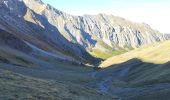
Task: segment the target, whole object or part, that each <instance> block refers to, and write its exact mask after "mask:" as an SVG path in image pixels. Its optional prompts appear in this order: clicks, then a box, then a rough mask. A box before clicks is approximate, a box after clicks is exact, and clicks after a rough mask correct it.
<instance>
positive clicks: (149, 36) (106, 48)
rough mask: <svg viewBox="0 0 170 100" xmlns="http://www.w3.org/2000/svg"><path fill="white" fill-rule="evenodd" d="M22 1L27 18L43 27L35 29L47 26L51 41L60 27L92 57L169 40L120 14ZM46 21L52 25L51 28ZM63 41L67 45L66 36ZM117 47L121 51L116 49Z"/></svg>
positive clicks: (54, 38) (103, 56)
mask: <svg viewBox="0 0 170 100" xmlns="http://www.w3.org/2000/svg"><path fill="white" fill-rule="evenodd" d="M23 3H24V4H25V6H26V7H27V10H26V11H25V14H24V15H23V16H24V20H25V21H27V22H31V23H34V24H35V25H37V26H39V27H40V28H42V29H39V30H37V29H36V28H35V29H36V31H38V32H41V31H44V30H43V29H44V28H45V29H48V30H47V31H48V34H49V35H44V36H45V37H49V38H50V39H51V41H52V40H54V41H56V36H55V35H56V34H54V33H56V29H57V33H59V34H58V35H61V36H62V37H64V38H66V39H67V41H69V42H71V43H73V44H78V45H80V46H82V47H83V48H84V49H86V50H87V51H88V52H90V53H91V54H92V55H93V56H96V57H99V58H103V59H106V58H108V57H110V56H109V55H107V53H109V54H111V55H116V54H120V53H123V52H126V51H128V50H131V49H133V48H136V47H140V46H142V45H145V44H151V43H155V42H159V41H164V40H166V39H167V38H166V36H164V35H162V34H161V33H159V32H158V31H155V30H153V29H151V27H150V26H149V25H147V24H144V23H134V22H131V21H128V20H126V19H123V18H120V17H117V16H113V15H106V14H98V15H84V16H72V15H69V14H67V13H64V12H62V11H59V10H57V9H55V8H53V7H52V6H50V5H48V4H44V3H43V2H42V1H41V0H23ZM17 13H18V12H17ZM34 13H36V14H38V15H39V17H38V16H37V15H36V14H34ZM44 20H47V21H48V22H45V21H44ZM47 23H49V24H51V25H52V26H53V27H49V25H48V24H47ZM29 26H30V27H35V26H32V25H29ZM37 26H36V27H37ZM58 31H59V32H58ZM50 36H51V37H50ZM61 36H60V38H58V39H57V40H58V41H57V42H59V40H60V39H61ZM57 37H58V36H57ZM43 38H44V37H43ZM60 41H62V43H65V44H68V43H67V42H66V41H63V39H62V40H60ZM58 45H59V44H58ZM60 45H61V44H60ZM71 48H73V46H71ZM74 48H75V47H74ZM118 50H121V52H117V51H118ZM78 54H79V53H78ZM105 55H106V56H105Z"/></svg>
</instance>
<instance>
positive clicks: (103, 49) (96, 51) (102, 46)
mask: <svg viewBox="0 0 170 100" xmlns="http://www.w3.org/2000/svg"><path fill="white" fill-rule="evenodd" d="M114 48H118V49H117V50H116V49H114ZM125 52H127V51H126V50H124V49H122V48H120V47H116V46H115V47H110V46H109V45H107V44H106V43H104V42H103V41H100V40H98V42H97V44H96V47H95V48H93V49H92V50H91V52H90V54H91V55H93V56H94V57H97V58H101V59H103V60H105V59H107V58H109V57H112V56H115V55H120V54H122V53H125Z"/></svg>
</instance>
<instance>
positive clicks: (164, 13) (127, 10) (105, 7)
mask: <svg viewBox="0 0 170 100" xmlns="http://www.w3.org/2000/svg"><path fill="white" fill-rule="evenodd" d="M42 1H44V2H45V3H48V4H50V5H52V6H53V7H55V8H56V9H58V10H61V11H64V12H66V13H69V14H72V15H83V14H92V15H94V14H99V13H105V14H112V15H114V16H120V17H123V18H125V19H128V20H131V21H133V22H144V23H147V24H149V25H150V26H151V27H152V28H153V29H156V30H158V31H160V32H162V33H170V0H42Z"/></svg>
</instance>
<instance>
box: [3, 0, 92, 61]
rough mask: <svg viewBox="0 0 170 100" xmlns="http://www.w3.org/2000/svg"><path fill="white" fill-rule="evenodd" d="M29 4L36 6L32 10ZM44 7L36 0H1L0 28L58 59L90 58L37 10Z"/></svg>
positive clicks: (77, 59)
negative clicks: (58, 57)
mask: <svg viewBox="0 0 170 100" xmlns="http://www.w3.org/2000/svg"><path fill="white" fill-rule="evenodd" d="M32 7H34V8H35V9H36V7H37V9H36V10H35V11H34V10H32V9H31V8H32ZM44 8H46V5H44V4H43V3H42V2H41V1H39V0H32V1H30V0H1V1H0V12H1V13H0V29H2V30H3V31H5V32H7V33H10V34H11V35H14V36H15V37H17V38H19V39H20V40H22V42H24V43H29V44H31V45H33V46H35V47H37V48H39V49H41V50H44V51H46V52H49V53H53V54H54V55H57V56H58V55H59V56H60V58H62V59H67V60H71V61H80V62H87V58H89V59H91V60H93V59H94V58H93V57H92V56H91V55H90V54H89V53H88V52H87V51H86V50H85V49H84V48H83V47H82V46H81V45H79V44H75V43H72V42H69V41H68V40H67V39H66V38H65V37H63V36H62V34H61V33H60V32H59V31H58V28H57V27H55V26H54V25H52V24H51V23H50V22H49V20H48V17H46V16H44V15H43V14H42V13H41V12H42V11H43V10H44ZM1 35H3V34H1ZM3 36H4V35H3ZM4 39H5V38H4ZM4 41H5V40H4ZM11 44H12V42H11ZM16 45H17V44H16Z"/></svg>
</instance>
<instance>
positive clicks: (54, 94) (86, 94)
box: [0, 69, 114, 100]
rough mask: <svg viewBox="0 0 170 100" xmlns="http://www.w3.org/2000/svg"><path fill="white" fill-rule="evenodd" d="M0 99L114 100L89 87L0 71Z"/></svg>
mask: <svg viewBox="0 0 170 100" xmlns="http://www.w3.org/2000/svg"><path fill="white" fill-rule="evenodd" d="M0 99H3V100H9V99H17V100H23V99H26V100H27V99H29V100H104V99H105V100H113V99H114V98H113V97H111V96H109V95H102V94H100V93H98V92H97V91H95V90H93V89H91V88H88V87H82V86H80V85H75V84H72V83H62V82H58V81H52V80H51V81H50V80H48V81H47V80H42V79H36V78H31V77H27V76H23V75H19V74H15V73H13V72H9V71H5V70H1V69H0Z"/></svg>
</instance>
